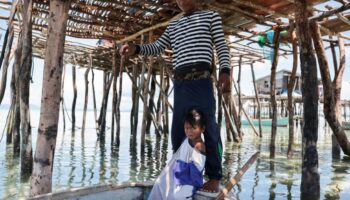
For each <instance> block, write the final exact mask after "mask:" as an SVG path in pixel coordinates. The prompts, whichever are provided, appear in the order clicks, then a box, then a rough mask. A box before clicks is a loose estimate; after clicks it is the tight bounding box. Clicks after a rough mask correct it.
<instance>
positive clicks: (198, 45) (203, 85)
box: [120, 0, 231, 192]
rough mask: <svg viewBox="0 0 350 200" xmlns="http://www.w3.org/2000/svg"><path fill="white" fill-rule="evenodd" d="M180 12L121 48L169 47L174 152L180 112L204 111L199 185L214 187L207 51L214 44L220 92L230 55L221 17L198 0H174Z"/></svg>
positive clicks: (128, 51) (216, 133) (217, 141)
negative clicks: (151, 36)
mask: <svg viewBox="0 0 350 200" xmlns="http://www.w3.org/2000/svg"><path fill="white" fill-rule="evenodd" d="M176 2H177V5H178V6H179V8H180V9H181V10H182V11H183V12H184V15H183V16H181V17H179V18H178V19H176V20H174V21H172V22H170V24H169V25H168V27H167V28H166V30H165V32H164V33H163V35H162V36H161V37H160V38H159V39H158V40H157V41H155V42H154V43H150V44H144V45H135V44H126V45H123V46H122V47H121V48H120V54H121V55H126V56H132V55H134V54H141V55H157V54H161V53H163V52H164V50H165V48H169V47H171V48H172V50H173V58H172V62H173V69H174V112H173V122H172V127H171V141H172V146H173V150H174V152H175V151H176V150H177V149H178V148H179V147H180V145H181V143H182V142H183V140H184V139H185V138H186V135H185V132H184V130H183V127H184V124H183V123H184V122H183V119H184V115H185V113H186V112H187V111H188V110H189V109H190V108H192V107H198V108H199V109H200V110H201V111H202V112H203V113H204V115H205V118H206V121H207V124H206V131H205V132H204V139H205V146H206V152H207V160H206V164H205V173H206V175H207V176H208V178H209V180H208V181H207V182H206V183H205V184H204V186H203V188H202V191H206V192H218V191H219V181H220V179H221V177H222V164H221V157H222V143H221V137H220V130H219V128H218V125H217V123H216V118H215V110H216V103H215V98H214V92H213V83H212V80H211V78H210V75H211V72H212V67H211V63H212V59H213V58H212V55H213V47H214V46H215V49H216V52H217V55H218V60H219V64H220V73H219V83H218V87H219V90H220V92H222V93H226V92H230V90H231V87H230V84H231V83H230V55H229V50H228V47H227V44H226V41H225V38H224V33H223V29H222V21H221V17H220V16H219V14H218V13H217V12H215V11H209V10H201V4H202V3H203V0H176Z"/></svg>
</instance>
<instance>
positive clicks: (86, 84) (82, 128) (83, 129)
mask: <svg viewBox="0 0 350 200" xmlns="http://www.w3.org/2000/svg"><path fill="white" fill-rule="evenodd" d="M89 58H90V59H89V63H90V64H89V67H88V68H87V69H86V70H85V74H84V80H85V96H84V108H83V125H82V126H81V134H82V135H84V133H85V124H86V110H87V106H88V101H89V72H90V68H91V66H92V58H91V54H90V56H89Z"/></svg>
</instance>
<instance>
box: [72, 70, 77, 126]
mask: <svg viewBox="0 0 350 200" xmlns="http://www.w3.org/2000/svg"><path fill="white" fill-rule="evenodd" d="M72 82H73V102H72V112H71V113H72V131H73V132H74V131H75V106H76V102H77V94H78V91H77V82H76V68H75V65H73V66H72Z"/></svg>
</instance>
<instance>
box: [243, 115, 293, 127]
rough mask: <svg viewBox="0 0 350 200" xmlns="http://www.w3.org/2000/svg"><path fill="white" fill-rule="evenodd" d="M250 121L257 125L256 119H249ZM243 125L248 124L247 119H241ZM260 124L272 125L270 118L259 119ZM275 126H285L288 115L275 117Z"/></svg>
mask: <svg viewBox="0 0 350 200" xmlns="http://www.w3.org/2000/svg"><path fill="white" fill-rule="evenodd" d="M251 122H252V123H253V125H254V126H259V120H258V119H251ZM242 125H243V126H249V125H250V124H249V121H248V120H242ZM261 126H272V119H261ZM277 126H280V127H287V126H288V117H284V118H280V119H277Z"/></svg>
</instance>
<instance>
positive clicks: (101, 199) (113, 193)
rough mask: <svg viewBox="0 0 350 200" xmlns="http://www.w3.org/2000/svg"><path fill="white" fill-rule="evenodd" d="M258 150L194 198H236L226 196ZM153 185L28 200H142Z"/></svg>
mask: <svg viewBox="0 0 350 200" xmlns="http://www.w3.org/2000/svg"><path fill="white" fill-rule="evenodd" d="M259 155H260V152H256V153H255V154H254V155H253V156H251V157H250V158H249V160H248V161H247V162H246V163H245V164H244V165H243V167H242V168H240V169H239V170H238V172H237V173H236V175H235V176H234V177H233V178H232V179H231V180H230V181H229V182H228V183H227V184H226V186H225V187H224V188H223V189H222V190H221V191H220V192H218V193H207V192H200V191H197V193H196V194H195V195H194V198H193V199H195V200H214V199H231V200H234V199H236V198H234V197H232V196H228V192H229V191H230V190H231V189H232V188H233V186H234V185H235V184H236V183H237V182H238V181H239V179H240V178H241V177H242V176H243V174H244V173H245V172H246V171H247V170H248V169H249V167H250V166H251V165H252V164H253V163H254V162H255V160H256V159H257V158H258V157H259ZM152 187H153V182H143V183H124V184H121V185H116V184H107V185H99V186H91V187H83V188H76V189H69V190H66V191H62V192H56V193H49V194H44V195H39V196H36V197H33V198H29V200H61V199H69V200H95V199H98V200H110V199H118V200H144V199H147V198H148V196H149V194H150V192H151V190H152Z"/></svg>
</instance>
